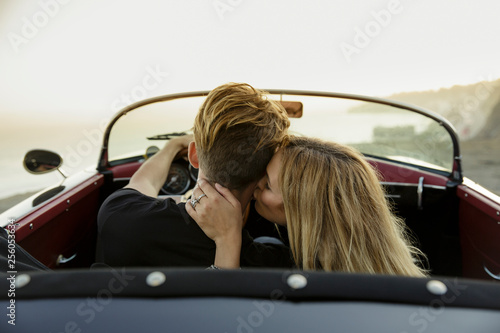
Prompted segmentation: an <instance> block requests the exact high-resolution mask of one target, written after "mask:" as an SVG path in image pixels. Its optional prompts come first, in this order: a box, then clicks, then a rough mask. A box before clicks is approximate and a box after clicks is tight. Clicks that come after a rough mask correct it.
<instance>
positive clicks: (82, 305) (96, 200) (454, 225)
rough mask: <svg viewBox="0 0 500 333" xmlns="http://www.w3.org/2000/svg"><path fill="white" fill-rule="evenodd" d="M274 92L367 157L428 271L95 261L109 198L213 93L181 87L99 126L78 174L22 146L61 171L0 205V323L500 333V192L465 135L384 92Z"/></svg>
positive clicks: (176, 172) (258, 230)
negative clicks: (464, 158)
mask: <svg viewBox="0 0 500 333" xmlns="http://www.w3.org/2000/svg"><path fill="white" fill-rule="evenodd" d="M268 91H269V92H270V94H271V95H270V98H273V99H275V100H278V101H280V102H281V103H282V105H283V106H284V107H285V109H286V110H287V112H288V114H289V117H290V121H291V127H290V130H291V131H292V133H293V134H295V135H305V136H314V137H319V138H322V139H325V140H331V141H336V142H340V143H344V144H348V145H351V146H354V147H356V148H357V149H358V150H360V151H361V152H362V153H363V154H364V155H365V156H366V158H367V160H368V161H369V162H370V163H371V164H372V165H373V166H374V167H375V168H376V169H377V170H378V172H379V174H380V180H381V182H382V184H383V185H384V187H385V188H386V190H387V196H388V198H389V199H390V201H391V202H392V203H393V204H394V207H395V210H396V212H397V214H398V215H400V216H401V217H403V218H404V220H405V221H406V224H407V226H408V228H409V230H410V231H411V233H412V235H413V237H414V238H415V240H416V244H417V246H418V247H419V248H420V249H421V250H422V251H423V252H424V253H425V254H426V256H427V258H428V261H427V265H428V267H427V268H428V269H429V270H430V272H431V277H430V278H404V277H397V276H381V275H364V274H345V273H342V274H341V273H324V272H309V271H308V272H301V271H296V270H290V271H288V270H286V271H285V270H270V269H267V270H264V269H242V270H238V271H207V270H204V269H201V268H192V269H185V268H184V269H179V268H166V267H154V268H133V267H131V268H128V267H127V268H121V269H116V268H109V267H97V268H92V269H91V268H90V267H91V266H92V265H93V264H94V261H95V249H96V235H97V231H96V229H97V227H96V219H97V213H98V210H99V207H100V205H101V203H102V202H103V201H104V200H105V199H106V197H107V196H108V195H110V194H111V193H113V192H114V191H115V190H117V189H119V188H121V187H123V186H125V185H126V184H127V183H128V181H129V179H130V177H131V176H132V175H133V174H134V172H135V171H136V170H137V169H138V168H139V167H140V165H141V164H142V163H143V162H144V161H145V160H146V159H147V158H149V157H150V156H151V155H152V154H154V153H155V152H156V151H158V150H159V149H160V148H161V147H163V145H164V144H165V142H166V141H167V140H169V139H170V138H172V137H174V136H178V135H183V134H185V133H189V132H190V130H191V128H192V125H193V120H194V117H195V115H196V113H197V111H198V109H199V106H200V105H201V104H202V102H203V100H204V98H205V96H206V95H207V94H208V92H207V91H201V92H191V93H180V94H173V95H166V96H161V97H155V98H150V99H147V100H143V101H140V102H137V103H134V104H132V105H130V106H128V107H126V108H124V109H122V110H121V111H120V112H118V113H117V114H116V116H115V117H114V118H113V119H112V120H111V122H110V123H109V125H108V127H107V129H106V131H105V132H104V137H103V144H102V151H101V154H100V157H99V160H98V161H97V166H93V167H92V168H89V169H87V170H85V171H83V172H81V173H78V174H75V175H72V176H69V177H66V176H65V175H64V173H62V172H61V170H60V167H61V165H62V163H63V161H62V158H61V157H60V156H59V155H58V154H57V153H54V152H50V151H45V150H33V151H30V152H28V153H27V154H26V156H25V159H24V166H25V168H26V170H27V171H29V172H31V173H40V174H41V173H46V172H51V171H55V170H59V171H60V172H61V174H62V176H61V182H60V183H59V184H56V185H55V186H53V187H50V188H48V189H45V190H43V191H40V192H39V193H37V194H35V195H33V196H32V197H30V198H28V199H26V200H25V201H23V202H21V203H20V204H18V205H16V206H14V207H12V208H11V209H9V210H8V211H6V212H4V213H3V214H1V215H0V225H1V226H2V227H3V228H5V229H6V230H8V231H9V237H10V238H9V241H11V240H12V242H10V243H9V244H8V247H7V249H6V250H7V251H8V252H7V256H8V255H13V256H12V257H9V261H8V267H4V268H2V272H1V274H6V275H7V276H6V278H2V281H1V282H0V285H1V288H2V290H4V292H2V293H1V296H0V304H1V307H2V308H3V309H4V311H6V314H7V316H4V319H3V320H2V321H0V329H1V331H2V332H6V331H7V330H10V331H12V332H14V331H16V332H21V331H22V332H31V331H35V330H36V331H44V332H45V331H47V332H49V331H50V332H82V331H89V332H101V331H109V330H113V331H115V330H118V331H123V332H129V331H130V332H132V331H138V330H141V331H153V330H154V331H158V330H171V331H195V330H196V331H200V330H203V331H226V332H229V331H236V332H270V331H284V330H287V331H292V332H298V331H306V330H307V331H313V332H323V331H324V332H332V331H355V332H357V331H368V330H370V331H381V332H382V331H383V332H388V331H391V332H424V331H425V332H447V331H450V332H451V331H453V332H499V330H500V284H499V282H498V280H500V197H498V196H497V195H495V194H493V193H491V192H489V191H488V190H486V189H485V188H483V187H481V186H479V185H478V184H476V183H474V182H473V181H471V180H469V179H467V178H464V177H463V174H462V169H461V155H460V145H459V138H458V135H457V133H456V131H455V129H454V128H453V126H452V125H451V124H450V122H448V121H447V120H446V119H444V118H443V117H442V116H441V115H439V114H436V113H433V112H431V111H428V110H425V109H422V108H419V107H416V106H412V105H408V104H404V103H400V102H395V101H391V100H386V99H380V98H373V97H366V96H358V95H349V94H340V93H326V92H310V91H290V90H268ZM318 172H321V170H318ZM196 177H197V170H196V169H194V168H192V167H191V166H190V164H189V163H188V162H187V158H186V153H185V152H184V154H182V153H181V154H179V155H178V156H177V158H176V160H175V161H174V163H173V164H172V167H171V169H170V173H169V176H168V179H167V181H166V183H165V184H164V186H163V188H162V189H161V192H160V193H158V196H159V198H167V197H170V198H173V199H175V200H176V201H183V200H187V198H188V197H189V195H190V191H191V189H192V188H193V187H194V185H195V180H196ZM145 227H146V228H147V226H145ZM246 228H248V229H249V232H250V233H251V234H252V235H253V236H254V237H257V236H262V235H269V236H274V235H275V234H274V233H275V232H276V231H275V229H274V228H273V226H272V225H267V224H266V222H264V221H259V225H255V224H252V223H247V225H246ZM137 232H138V233H140V232H141V230H137ZM282 234H283V233H282ZM14 240H15V243H16V244H17V245H18V246H20V247H22V249H24V250H23V251H26V252H27V253H29V254H30V255H32V256H33V257H34V258H36V259H37V260H38V261H39V262H40V263H41V264H43V265H44V266H46V267H49V268H50V269H51V270H50V271H21V269H19V268H16V267H19V266H16V264H18V263H16V261H15V258H16V257H15V254H16V249H17V251H21V250H20V249H19V247H14ZM284 241H285V242H286V239H285V240H284ZM11 245H12V246H11ZM11 249H13V250H12V251H11ZM2 251H4V249H2ZM17 254H19V252H17ZM94 267H95V265H94ZM5 309H6V310H5Z"/></svg>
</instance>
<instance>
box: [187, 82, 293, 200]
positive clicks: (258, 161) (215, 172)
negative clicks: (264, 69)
mask: <svg viewBox="0 0 500 333" xmlns="http://www.w3.org/2000/svg"><path fill="white" fill-rule="evenodd" d="M289 126H290V121H289V119H288V115H287V113H286V111H285V109H284V108H283V106H282V105H281V104H280V103H278V102H276V101H273V100H269V99H268V98H267V93H266V92H264V91H261V90H258V89H254V88H253V87H252V86H250V85H248V84H246V83H228V84H224V85H222V86H219V87H217V88H215V89H214V90H212V91H211V92H210V93H209V94H208V96H207V98H206V100H205V102H204V103H203V105H202V106H201V108H200V111H199V112H198V115H197V116H196V119H195V123H194V128H193V132H194V140H195V144H196V150H197V154H198V160H199V163H200V168H201V169H202V170H203V172H204V174H205V176H206V177H207V178H208V180H209V181H211V182H214V183H215V182H217V183H220V184H222V185H224V186H226V187H228V188H229V189H235V190H241V189H243V188H245V187H246V186H248V185H249V184H250V183H252V182H255V181H257V180H258V179H259V178H260V177H262V176H263V174H264V173H265V169H266V166H267V164H268V163H269V161H270V159H271V158H272V156H273V154H274V152H275V151H276V149H277V148H278V147H280V146H282V145H283V144H284V143H285V142H286V140H287V138H288V134H287V133H288V127H289Z"/></svg>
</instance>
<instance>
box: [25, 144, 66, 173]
mask: <svg viewBox="0 0 500 333" xmlns="http://www.w3.org/2000/svg"><path fill="white" fill-rule="evenodd" d="M61 164H62V157H61V156H59V154H57V153H54V152H51V151H48V150H42V149H35V150H30V151H29V152H27V153H26V155H25V156H24V162H23V166H24V168H25V169H26V171H28V172H29V173H33V174H37V175H38V174H42V173H47V172H50V171H53V170H57V169H59V167H60V166H61Z"/></svg>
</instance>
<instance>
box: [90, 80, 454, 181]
mask: <svg viewBox="0 0 500 333" xmlns="http://www.w3.org/2000/svg"><path fill="white" fill-rule="evenodd" d="M263 90H264V91H266V92H268V93H269V94H271V95H279V96H280V97H281V98H282V97H283V96H314V97H330V98H341V99H347V100H356V101H363V102H370V103H376V104H382V105H388V106H392V107H395V108H399V109H404V110H407V111H410V112H414V113H418V114H420V115H423V116H425V117H427V118H430V119H432V120H434V121H435V122H437V123H438V124H439V125H440V126H442V127H443V128H445V130H446V131H447V132H448V134H449V135H450V138H451V141H452V144H453V165H452V170H451V173H450V174H449V175H448V177H449V178H450V179H451V180H452V181H454V182H457V183H462V181H463V174H462V165H461V159H462V158H461V155H460V141H459V136H458V134H457V131H456V129H455V128H454V126H453V125H452V124H451V123H450V122H449V121H448V120H447V119H446V118H444V117H443V116H441V115H439V114H437V113H435V112H433V111H430V110H427V109H425V108H422V107H419V106H415V105H411V104H407V103H403V102H397V101H393V100H390V99H385V98H380V97H370V96H363V95H357V94H347V93H337V92H322V91H307V90H287V89H263ZM209 92H210V91H208V90H205V91H195V92H185V93H175V94H169V95H163V96H157V97H152V98H148V99H144V100H141V101H138V102H136V103H133V104H131V105H129V106H127V107H125V108H123V109H121V110H120V111H118V112H117V113H116V115H115V116H114V117H113V119H112V120H111V121H110V123H109V124H108V126H107V128H106V130H105V132H104V139H103V145H102V149H101V153H100V157H99V161H98V166H97V170H98V171H100V172H102V171H105V170H107V169H108V168H109V167H110V163H109V161H108V153H107V152H108V144H109V137H110V133H111V129H112V128H113V125H114V124H115V123H116V122H117V121H118V119H120V118H121V117H122V116H124V115H126V114H127V113H129V112H131V111H133V110H135V109H138V108H140V107H142V106H145V105H149V104H154V103H160V102H166V101H170V100H175V99H183V98H190V97H202V96H207V95H208V94H209ZM370 157H374V156H370ZM394 162H396V163H401V164H407V163H403V162H400V161H397V160H394ZM430 170H432V171H434V172H436V173H441V172H439V171H438V170H433V169H430Z"/></svg>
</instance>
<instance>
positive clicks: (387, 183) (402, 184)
mask: <svg viewBox="0 0 500 333" xmlns="http://www.w3.org/2000/svg"><path fill="white" fill-rule="evenodd" d="M380 184H382V185H387V186H417V187H418V185H419V184H417V183H398V182H380ZM423 187H424V188H432V189H435V190H446V186H441V185H431V184H424V185H423Z"/></svg>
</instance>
